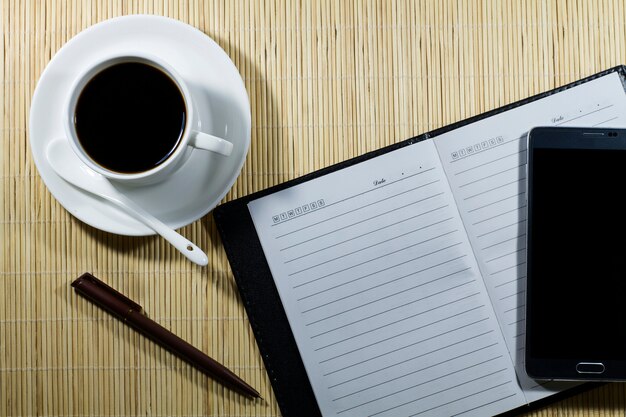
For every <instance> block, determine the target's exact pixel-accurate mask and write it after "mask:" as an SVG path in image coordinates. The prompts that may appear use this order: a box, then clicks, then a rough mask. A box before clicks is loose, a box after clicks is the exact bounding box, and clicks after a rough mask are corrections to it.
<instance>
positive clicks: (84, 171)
mask: <svg viewBox="0 0 626 417" xmlns="http://www.w3.org/2000/svg"><path fill="white" fill-rule="evenodd" d="M46 156H47V158H48V162H49V163H50V165H51V166H52V169H54V171H55V172H56V173H57V175H59V176H60V177H61V178H63V179H64V180H65V181H67V182H68V183H70V184H72V185H74V186H75V187H78V188H80V189H81V190H83V191H87V192H89V193H91V194H93V195H95V196H98V197H101V198H103V199H105V200H107V201H109V202H111V203H113V204H115V205H116V206H117V207H119V208H120V209H122V210H123V211H124V212H126V213H127V214H130V215H131V216H133V217H134V218H135V219H137V220H139V221H140V222H142V223H143V224H145V225H146V226H148V227H149V228H150V229H152V230H154V231H155V232H156V233H158V234H159V235H161V236H162V237H163V238H164V239H165V240H167V241H168V242H170V243H171V244H172V246H174V247H175V248H176V249H178V250H179V251H180V253H182V254H183V255H185V256H186V257H187V258H188V259H189V260H190V261H191V262H194V263H196V264H198V265H201V266H205V265H207V264H208V263H209V258H208V257H207V255H206V254H205V253H204V252H203V251H202V250H201V249H200V248H199V247H197V246H196V245H194V244H193V243H191V242H190V241H189V240H187V239H186V238H185V237H184V236H182V235H180V234H179V233H178V232H176V231H175V230H173V229H172V228H171V227H169V226H167V225H166V224H164V223H163V222H162V221H160V220H159V219H157V218H156V217H154V216H153V215H152V214H150V213H148V212H147V211H146V210H144V209H143V208H141V207H140V206H138V205H137V204H136V203H135V202H134V201H132V200H131V199H129V198H128V197H126V196H125V195H124V194H122V193H121V192H120V191H118V189H117V188H115V186H114V185H113V184H111V182H110V181H109V180H108V179H107V178H106V177H104V176H102V175H100V174H99V173H97V172H95V171H94V170H92V169H91V168H89V167H88V166H87V165H85V164H84V163H83V162H82V161H81V160H80V159H79V158H78V157H77V156H76V155H75V154H74V151H73V150H72V149H71V148H70V145H69V144H68V143H67V141H66V140H65V139H57V140H53V141H52V142H51V143H50V144H49V145H48V148H47V150H46Z"/></svg>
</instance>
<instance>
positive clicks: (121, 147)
mask: <svg viewBox="0 0 626 417" xmlns="http://www.w3.org/2000/svg"><path fill="white" fill-rule="evenodd" d="M74 117H75V118H74V123H75V126H76V133H77V136H78V140H79V142H80V144H81V145H82V147H83V149H84V150H85V152H86V153H87V154H88V155H89V156H90V157H91V159H92V160H94V161H95V162H96V163H98V164H99V165H101V166H102V167H104V168H106V169H109V170H111V171H116V172H120V173H127V174H129V173H137V172H142V171H147V170H149V169H152V168H154V167H156V166H158V165H159V164H161V163H163V162H164V161H165V160H166V159H167V158H168V157H169V156H170V155H171V154H172V152H174V150H175V149H176V147H177V146H178V143H179V142H180V139H181V137H182V134H183V131H184V127H185V118H186V109H185V101H184V99H183V95H182V93H181V91H180V90H179V88H178V86H177V85H176V83H175V82H174V81H173V80H172V79H171V78H170V77H169V76H168V75H167V74H165V73H163V72H162V71H161V70H159V69H158V68H155V67H153V66H151V65H148V64H143V63H138V62H127V63H121V64H116V65H113V66H111V67H108V68H106V69H104V70H102V71H101V72H99V73H98V74H96V75H95V76H94V77H93V78H92V79H91V80H90V81H89V82H88V83H87V85H86V86H85V88H84V89H83V91H82V92H81V93H80V96H79V98H78V102H77V104H76V111H75V115H74Z"/></svg>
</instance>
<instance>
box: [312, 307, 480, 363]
mask: <svg viewBox="0 0 626 417" xmlns="http://www.w3.org/2000/svg"><path fill="white" fill-rule="evenodd" d="M483 307H485V306H484V305H482V304H481V305H479V306H476V307H472V308H470V309H468V310H465V311H461V312H460V313H456V314H453V315H451V316H448V317H444V318H442V319H439V320H435V321H432V322H430V323H427V324H424V325H422V326H418V327H415V328H413V329H410V330H405V331H403V332H401V333H398V334H396V335H393V336H389V337H387V338H385V339H382V340H379V341H377V342H374V343H373V344H371V345H368V346H367V347H369V346H373V345H376V344H379V343H382V342H386V341H388V340H391V339H395V338H396V337H400V336H404V335H406V334H408V333H412V332H415V331H417V330H420V329H423V328H424V327H428V326H432V325H433V324H436V323H441V322H442V321H446V320H450V319H452V318H455V317H459V316H462V315H463V314H467V313H470V312H472V311H475V310H478V309H481V308H483ZM391 324H393V323H391ZM384 327H387V326H381V327H378V328H375V329H370V330H368V331H366V332H362V333H359V334H355V335H353V336H350V337H346V338H343V339H340V340H337V341H335V342H333V343H329V344H326V345H324V346H320V347H318V348H317V349H314V350H315V351H316V352H318V351H320V350H324V349H328V348H329V347H331V346H336V345H338V344H340V343H343V342H347V341H348V340H352V339H354V338H357V337H359V336H363V335H366V334H367V333H371V332H373V331H376V330H380V329H382V328H384ZM363 348H365V346H364V347H363Z"/></svg>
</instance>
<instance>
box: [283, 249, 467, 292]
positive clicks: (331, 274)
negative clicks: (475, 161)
mask: <svg viewBox="0 0 626 417" xmlns="http://www.w3.org/2000/svg"><path fill="white" fill-rule="evenodd" d="M461 243H462V242H457V243H454V244H452V245H449V246H445V247H443V248H440V249H436V250H434V251H432V252H429V253H426V254H424V255H420V256H417V257H415V258H411V259H408V260H406V261H402V262H400V263H397V264H395V265H391V266H388V267H386V268H383V269H379V270H378V271H375V272H371V273H369V274H367V275H363V276H361V277H358V278H355V279H353V280H350V281H346V282H343V283H341V284H338V285H335V286H333V287H330V288H326V289H324V290H321V291H318V292H316V293H313V294H309V295H306V296H304V297H301V298H298V301H302V300H304V299H306V298H310V297H313V296H314V295H318V294H321V293H324V292H326V291H329V290H333V289H335V288H339V287H342V286H344V285H347V284H350V283H353V282H355V281H359V280H361V279H363V278H367V277H370V276H372V275H375V274H378V273H381V272H384V271H388V270H390V269H393V268H396V267H398V266H400V265H405V264H408V263H409V262H413V261H416V260H418V259H422V258H425V257H427V256H430V255H434V254H435V253H439V252H443V251H445V250H447V249H450V248H453V247H455V246H458V245H460V244H461ZM357 266H360V265H357ZM349 269H352V267H351V268H346V269H343V270H339V271H335V272H331V273H330V274H326V275H323V276H321V277H318V278H314V279H312V280H309V281H305V282H303V283H300V284H298V285H294V286H293V288H294V289H295V288H300V287H302V286H304V285H308V284H311V283H313V282H316V281H319V280H321V279H324V278H328V277H330V276H333V275H336V274H339V273H341V272H345V271H347V270H349Z"/></svg>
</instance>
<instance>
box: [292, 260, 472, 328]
mask: <svg viewBox="0 0 626 417" xmlns="http://www.w3.org/2000/svg"><path fill="white" fill-rule="evenodd" d="M465 256H467V255H461V256H458V257H456V258H452V259H450V260H447V261H445V262H441V263H439V264H436V265H432V266H429V267H428V268H424V269H421V270H419V271H415V272H411V273H410V274H406V275H402V276H401V277H398V278H394V279H393V280H390V281H384V282H382V283H380V284H377V285H374V286H373V287H369V288H365V289H363V290H361V291H358V292H354V293H351V294H348V295H346V296H343V297H340V298H337V299H335V300H332V301H328V302H326V303H324V304H318V305H316V306H315V307H311V308H309V309H307V310H303V311H302V314H305V313H308V312H310V311H313V310H317V309H319V308H322V307H326V306H328V305H330V304H334V303H336V302H339V301H344V300H347V299H348V298H351V297H354V296H357V295H361V294H363V293H366V292H368V291H371V290H373V289H377V288H381V287H384V286H385V285H389V284H392V283H394V282H397V281H399V280H401V279H404V278H408V277H412V276H414V275H417V274H419V273H421V272H424V271H427V270H429V269H433V268H436V267H438V266H441V265H445V264H447V263H450V262H452V261H456V260H457V259H460V258H463V257H465ZM469 269H471V267H467V268H463V269H461V270H458V271H455V272H452V273H450V274H447V275H443V276H441V277H437V278H434V279H432V280H430V281H426V282H424V283H422V284H418V285H415V286H413V287H411V288H407V289H406V290H403V291H401V292H397V293H394V294H390V295H387V296H385V297H381V298H378V299H376V300H372V301H368V302H367V303H365V304H361V305H359V306H356V307H352V308H349V309H348V310H344V311H342V312H339V313H336V314H333V315H331V316H328V317H325V318H322V319H319V320H315V321H312V322H310V323H307V324H305V326H310V325H312V324H315V323H319V322H321V321H324V320H327V319H329V318H332V317H336V316H338V315H340V314H343V313H347V312H348V311H353V310H356V309H357V308H361V307H364V306H367V305H372V304H374V303H377V302H379V301H382V300H385V299H387V298H391V297H393V296H396V295H398V294H400V293H402V292H405V291H411V290H414V289H416V288H419V287H422V286H424V285H427V284H431V283H433V282H437V281H439V280H442V279H444V278H448V277H450V276H453V275H456V274H458V273H461V272H464V271H467V270H469ZM416 301H419V300H416Z"/></svg>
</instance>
